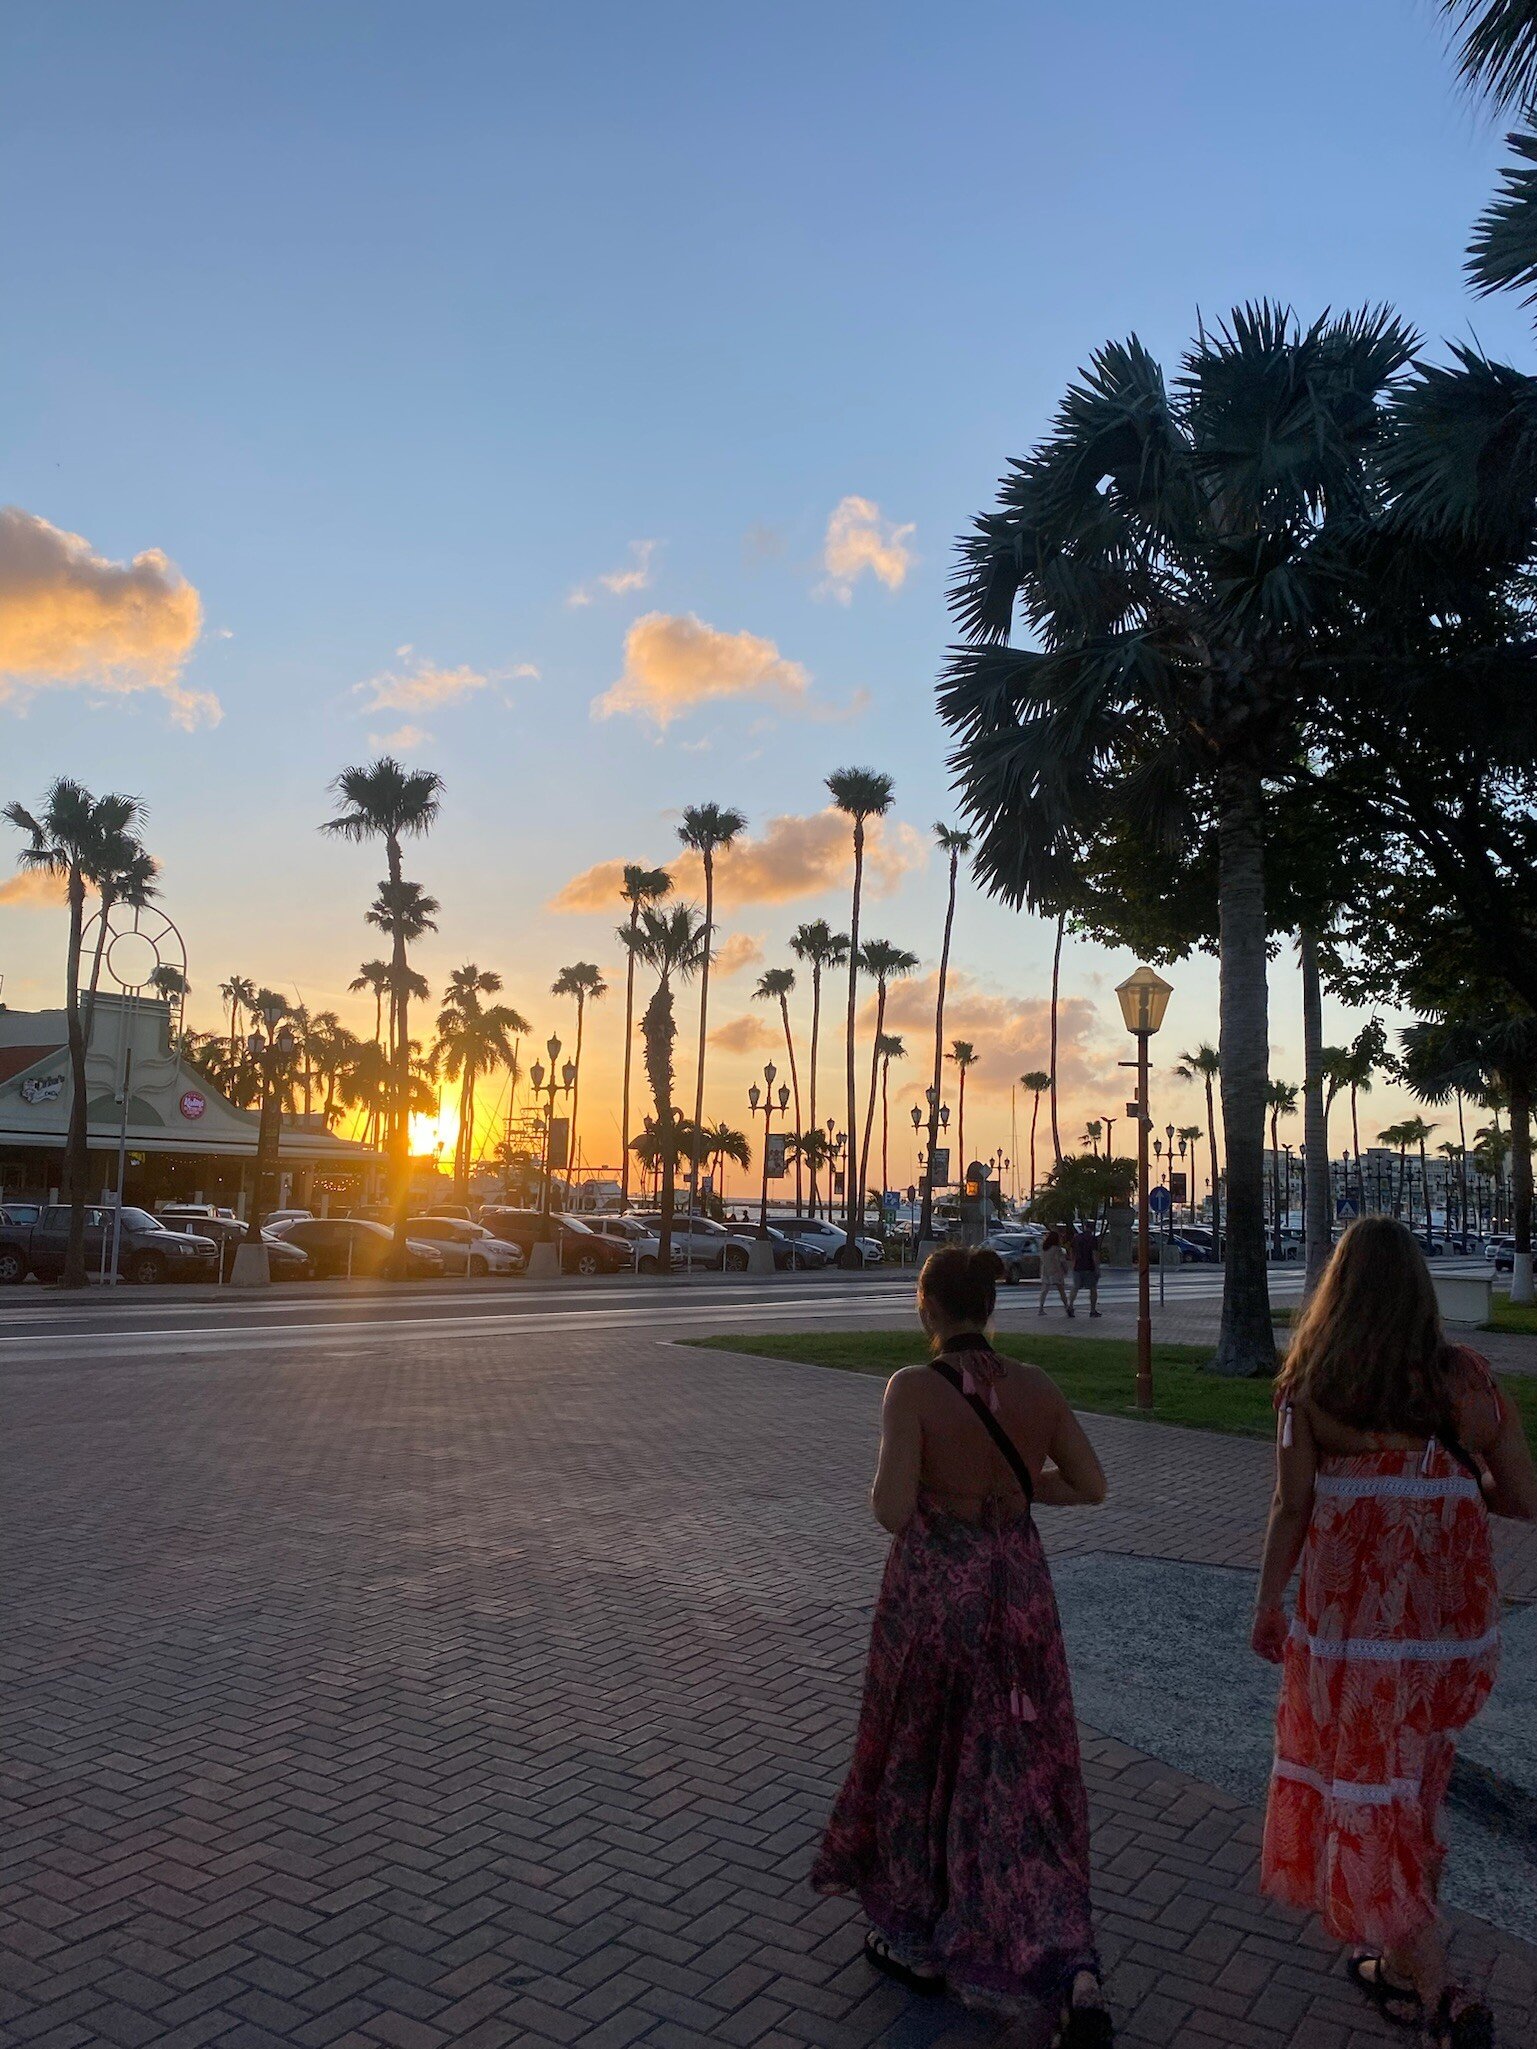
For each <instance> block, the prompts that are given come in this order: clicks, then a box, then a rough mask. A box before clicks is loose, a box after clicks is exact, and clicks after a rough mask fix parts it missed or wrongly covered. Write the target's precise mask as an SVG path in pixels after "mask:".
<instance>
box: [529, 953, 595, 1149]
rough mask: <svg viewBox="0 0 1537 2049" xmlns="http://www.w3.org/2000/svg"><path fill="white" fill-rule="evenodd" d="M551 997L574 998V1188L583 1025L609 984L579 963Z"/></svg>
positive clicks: (555, 984) (563, 971) (558, 979)
mask: <svg viewBox="0 0 1537 2049" xmlns="http://www.w3.org/2000/svg"><path fill="white" fill-rule="evenodd" d="M550 994H551V995H552V996H571V997H574V998H575V999H576V1057H575V1059H574V1060H573V1061H572V1063H571V1064H572V1076H571V1174H572V1176H573V1186H574V1185H575V1179H574V1177H575V1175H576V1172H577V1167H578V1162H579V1160H580V1157H581V1156H580V1153H579V1151H578V1149H577V1133H578V1129H579V1126H578V1123H577V1109H578V1107H579V1104H580V1100H581V1098H580V1090H581V1086H582V1024H583V1020H584V1019H585V1017H586V1014H587V1006H588V1004H589V1003H601V1002H602V1000H603V998H604V997H605V996H606V995H607V994H608V984H607V982H605V981H604V979H603V972H602V970H601V969H600V968H599V967H597V966H596V965H595V964H594V963H593V962H592V961H590V960H579V961H576V962H574V963H573V965H572V966H571V967H569V968H562V969H561V971H560V973H559V974H558V975H557V976H556V977H555V980H554V981H553V982H552V983H551V985H550ZM518 1029H519V1031H525V1032H526V1031H527V1030H528V1026H527V1025H519V1027H518Z"/></svg>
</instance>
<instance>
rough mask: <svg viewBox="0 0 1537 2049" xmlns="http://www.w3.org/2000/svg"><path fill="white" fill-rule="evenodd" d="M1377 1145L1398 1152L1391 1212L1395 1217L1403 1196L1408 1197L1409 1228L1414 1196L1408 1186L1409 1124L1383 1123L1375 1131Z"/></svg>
mask: <svg viewBox="0 0 1537 2049" xmlns="http://www.w3.org/2000/svg"><path fill="white" fill-rule="evenodd" d="M1377 1143H1378V1145H1384V1146H1387V1147H1388V1148H1389V1149H1390V1150H1391V1151H1393V1152H1396V1153H1397V1154H1398V1179H1397V1181H1396V1182H1395V1183H1394V1187H1393V1214H1394V1216H1395V1217H1396V1216H1397V1215H1398V1214H1399V1212H1400V1211H1401V1210H1402V1209H1403V1208H1404V1197H1405V1194H1406V1193H1407V1194H1408V1197H1409V1218H1408V1221H1409V1228H1410V1229H1411V1230H1412V1229H1413V1228H1414V1196H1413V1191H1412V1190H1410V1188H1409V1126H1408V1122H1407V1120H1401V1121H1400V1122H1399V1123H1397V1124H1385V1125H1384V1126H1383V1127H1382V1129H1381V1131H1379V1132H1378V1133H1377Z"/></svg>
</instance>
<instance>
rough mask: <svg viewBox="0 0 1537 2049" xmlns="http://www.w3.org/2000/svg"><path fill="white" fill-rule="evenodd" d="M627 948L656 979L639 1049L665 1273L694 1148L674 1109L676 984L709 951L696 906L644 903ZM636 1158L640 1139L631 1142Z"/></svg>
mask: <svg viewBox="0 0 1537 2049" xmlns="http://www.w3.org/2000/svg"><path fill="white" fill-rule="evenodd" d="M623 936H624V943H625V945H626V946H628V947H629V949H630V951H631V953H633V954H634V955H635V958H636V959H637V960H638V961H639V962H640V963H641V964H642V965H643V966H645V967H648V968H650V970H651V972H652V973H653V974H654V975H655V976H656V989H655V991H654V992H653V994H652V997H651V1001H650V1002H649V1003H648V1004H647V1005H646V1010H645V1015H644V1016H643V1017H642V1019H641V1025H640V1031H641V1044H642V1046H643V1048H644V1050H645V1062H646V1078H647V1080H648V1081H649V1082H650V1084H651V1097H652V1101H653V1102H654V1104H655V1105H656V1115H655V1117H654V1118H647V1120H646V1133H647V1135H648V1136H649V1137H651V1138H652V1139H653V1140H654V1143H655V1146H656V1148H657V1156H658V1160H659V1163H660V1168H661V1183H662V1185H661V1210H662V1221H661V1224H660V1227H659V1228H658V1231H657V1237H658V1239H659V1240H660V1244H659V1248H658V1258H659V1259H660V1262H661V1268H662V1272H663V1273H666V1272H667V1271H668V1268H669V1266H670V1264H671V1261H672V1210H673V1199H674V1195H675V1191H676V1188H677V1169H678V1154H679V1148H680V1146H681V1145H683V1144H684V1143H685V1142H687V1143H688V1144H689V1145H690V1146H692V1144H693V1126H692V1124H688V1125H687V1129H686V1130H685V1122H686V1120H684V1119H683V1118H681V1117H680V1116H679V1115H678V1112H677V1109H676V1108H675V1106H674V1104H673V1099H672V1089H673V1060H672V1049H673V1044H674V1041H675V1040H676V1039H677V1036H678V1025H677V1019H676V1017H675V1016H674V1014H673V983H674V982H675V981H677V982H686V981H687V980H688V978H689V977H690V975H697V974H699V973H700V972H701V971H702V970H703V967H704V961H705V955H706V953H707V951H708V948H707V945H706V941H705V927H704V919H703V918H702V917H701V916H700V913H699V907H698V906H697V904H689V903H681V904H669V905H668V907H667V909H666V910H659V909H657V908H656V906H655V905H653V904H643V905H642V906H641V908H640V914H639V916H638V918H637V919H636V921H635V927H634V930H633V932H630V933H627V934H624V935H623ZM631 1149H632V1150H633V1151H635V1152H636V1153H637V1154H638V1153H639V1149H640V1140H639V1139H636V1140H634V1141H632V1147H631Z"/></svg>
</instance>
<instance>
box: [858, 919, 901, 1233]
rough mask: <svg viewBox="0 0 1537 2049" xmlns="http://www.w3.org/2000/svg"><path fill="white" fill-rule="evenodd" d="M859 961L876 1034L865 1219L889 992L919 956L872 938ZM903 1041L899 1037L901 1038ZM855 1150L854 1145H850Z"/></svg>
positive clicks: (864, 1162)
mask: <svg viewBox="0 0 1537 2049" xmlns="http://www.w3.org/2000/svg"><path fill="white" fill-rule="evenodd" d="M859 964H860V966H861V967H862V968H863V969H864V971H865V973H866V974H867V975H868V976H869V977H870V978H871V980H872V981H873V982H874V983H875V1035H874V1040H873V1043H872V1045H871V1048H870V1097H869V1102H868V1104H867V1106H866V1109H865V1135H864V1139H863V1141H862V1143H861V1145H860V1148H859V1187H858V1190H857V1192H856V1199H857V1201H858V1204H859V1208H858V1212H857V1214H858V1216H859V1219H860V1222H861V1224H863V1222H864V1213H865V1190H866V1188H867V1186H868V1184H869V1178H870V1135H871V1133H872V1132H873V1130H874V1129H875V1087H876V1082H877V1080H878V1079H879V1076H880V1069H881V1040H882V1039H883V1038H884V1037H885V1034H886V994H887V991H888V989H889V988H890V986H891V984H892V983H893V982H894V981H897V980H899V979H901V978H902V977H905V976H907V975H910V974H911V973H912V971H913V969H914V968H915V967H917V965H918V956H917V954H915V953H909V952H908V951H907V949H906V948H905V947H902V946H893V945H892V944H891V942H890V940H889V939H869V940H866V942H865V944H864V945H863V946H862V947H861V948H860V949H859ZM898 1043H899V1044H900V1041H899V1042H898ZM850 1150H851V1151H852V1145H851V1147H850ZM882 1193H884V1190H883V1191H882Z"/></svg>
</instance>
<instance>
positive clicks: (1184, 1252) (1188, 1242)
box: [1165, 1231, 1295, 1266]
mask: <svg viewBox="0 0 1537 2049" xmlns="http://www.w3.org/2000/svg"><path fill="white" fill-rule="evenodd" d="M1167 1242H1168V1241H1167V1240H1165V1243H1167ZM1174 1244H1175V1246H1176V1247H1177V1249H1178V1251H1179V1258H1180V1264H1181V1266H1185V1265H1189V1264H1191V1263H1192V1262H1193V1263H1195V1264H1197V1265H1205V1266H1210V1265H1211V1263H1212V1261H1213V1260H1214V1259H1215V1258H1216V1254H1215V1253H1214V1252H1213V1251H1212V1249H1211V1240H1210V1238H1204V1239H1203V1238H1192V1237H1191V1236H1190V1234H1189V1232H1188V1231H1176V1232H1175V1233H1174ZM1286 1256H1287V1258H1288V1259H1291V1258H1294V1257H1295V1254H1293V1253H1290V1252H1288V1253H1287V1255H1286Z"/></svg>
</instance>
